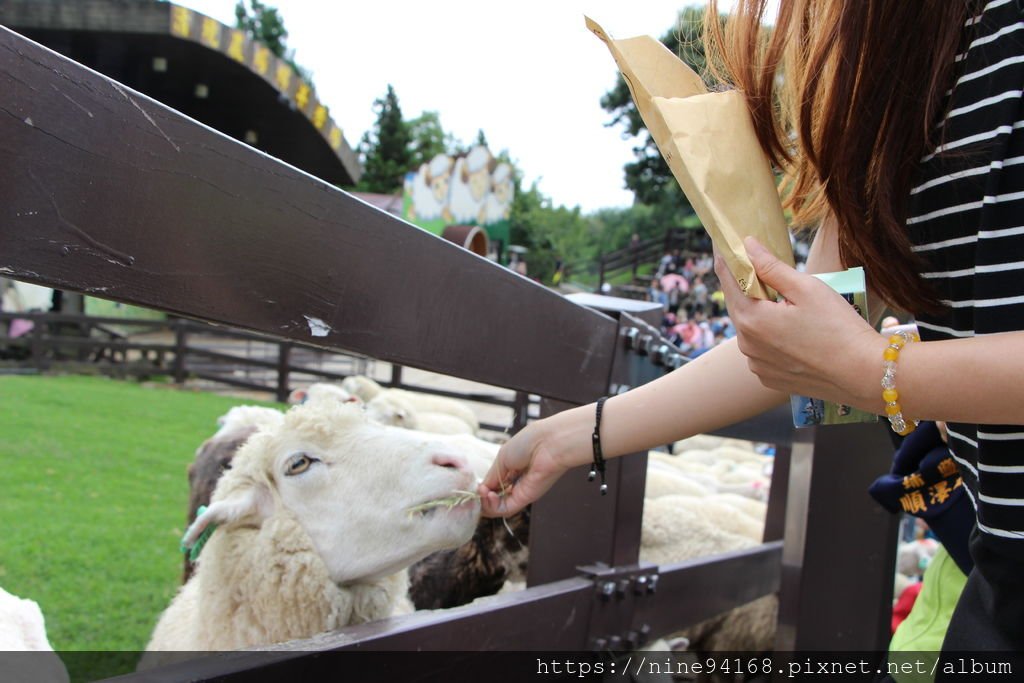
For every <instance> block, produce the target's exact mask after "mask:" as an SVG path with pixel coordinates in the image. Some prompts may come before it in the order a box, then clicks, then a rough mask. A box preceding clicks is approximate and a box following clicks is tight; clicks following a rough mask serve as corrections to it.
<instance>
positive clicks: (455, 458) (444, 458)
mask: <svg viewBox="0 0 1024 683" xmlns="http://www.w3.org/2000/svg"><path fill="white" fill-rule="evenodd" d="M430 462H431V464H433V465H437V466H438V467H449V468H451V469H455V470H468V469H469V462H468V461H467V460H466V458H465V457H463V456H461V455H455V454H454V453H434V454H433V455H431V456H430Z"/></svg>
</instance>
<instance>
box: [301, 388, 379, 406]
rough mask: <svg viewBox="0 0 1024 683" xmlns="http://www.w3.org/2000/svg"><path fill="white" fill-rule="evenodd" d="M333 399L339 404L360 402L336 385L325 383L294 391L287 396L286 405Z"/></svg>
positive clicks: (357, 398)
mask: <svg viewBox="0 0 1024 683" xmlns="http://www.w3.org/2000/svg"><path fill="white" fill-rule="evenodd" d="M328 397H330V398H334V399H336V400H337V401H339V402H341V403H353V402H360V401H361V400H362V399H360V398H359V397H357V396H354V395H353V394H352V393H351V392H349V391H346V390H345V389H344V388H342V387H339V386H338V385H336V384H328V383H326V382H315V383H314V384H310V385H309V386H308V387H306V388H305V389H295V390H293V391H292V393H290V394H289V395H288V405H293V406H294V405H298V404H299V403H305V402H306V401H309V400H312V399H319V398H328Z"/></svg>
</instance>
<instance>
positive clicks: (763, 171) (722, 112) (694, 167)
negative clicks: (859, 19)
mask: <svg viewBox="0 0 1024 683" xmlns="http://www.w3.org/2000/svg"><path fill="white" fill-rule="evenodd" d="M586 21H587V28H589V29H590V30H591V31H593V32H594V34H596V35H597V37H598V38H600V39H601V40H603V41H604V42H605V44H606V45H607V46H608V49H609V50H610V51H611V53H612V56H613V57H614V58H615V63H616V64H617V65H618V67H619V70H620V71H621V72H622V77H623V78H624V79H625V81H626V85H627V86H629V91H630V94H632V96H633V101H634V102H635V103H636V106H637V109H638V110H639V111H640V116H641V118H643V120H644V124H646V126H647V129H648V130H649V131H650V133H651V137H653V138H654V142H655V143H656V144H657V145H658V149H659V150H660V151H661V154H662V156H664V157H665V161H666V162H667V163H668V166H669V168H670V169H672V175H674V176H675V178H676V181H677V182H678V183H679V186H680V187H682V188H683V192H684V193H685V194H686V198H687V199H689V200H690V204H691V205H693V208H694V210H695V211H696V212H697V216H698V217H699V218H700V220H701V222H702V223H703V224H704V227H705V228H707V231H708V233H709V234H710V235H711V240H712V241H713V242H714V243H715V248H716V250H717V251H718V253H720V254H721V255H722V256H723V257H724V258H725V262H726V263H727V264H728V266H729V270H730V271H732V274H733V275H735V276H736V279H737V280H738V282H739V285H740V289H742V290H743V291H744V292H745V293H746V294H747V296H753V297H758V298H761V299H775V298H776V293H775V292H774V291H772V290H771V289H770V288H769V287H767V286H766V285H765V284H764V283H763V282H761V281H760V280H758V278H757V275H756V274H755V273H754V267H753V266H752V265H751V263H750V259H748V258H747V252H746V250H744V248H743V238H744V237H747V236H748V235H752V236H753V237H756V238H757V240H758V241H760V242H761V244H763V245H764V246H765V247H766V248H767V249H769V250H770V251H771V252H772V253H773V254H775V256H777V257H778V258H779V259H780V260H781V261H783V262H785V263H788V264H790V265H793V249H792V246H791V244H790V241H789V232H788V230H787V229H786V220H785V218H784V217H783V215H782V204H781V202H780V201H779V194H778V192H777V191H776V188H775V181H774V178H773V176H772V172H771V167H770V165H769V162H768V158H767V156H765V154H764V152H763V151H762V150H761V146H760V145H759V144H758V142H757V136H756V135H755V134H754V125H753V123H752V122H751V120H750V114H749V112H748V111H747V107H746V104H745V103H744V101H743V95H742V94H741V93H739V92H737V91H727V92H708V90H707V87H706V86H705V85H704V82H703V81H702V80H701V78H700V76H698V75H697V74H696V73H695V72H694V71H693V69H691V68H690V67H688V66H687V65H686V64H684V63H683V62H682V61H681V60H680V59H679V58H678V57H676V56H675V55H674V54H672V52H670V51H669V50H668V49H667V48H666V47H665V46H664V45H662V44H661V43H660V42H658V41H657V40H655V39H653V38H651V37H650V36H640V37H637V38H628V39H624V40H612V39H611V38H609V37H608V34H606V33H605V31H604V29H602V28H601V27H600V26H599V25H598V24H597V23H596V22H595V21H594V20H592V19H590V18H589V17H587V18H586Z"/></svg>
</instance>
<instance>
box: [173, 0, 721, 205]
mask: <svg viewBox="0 0 1024 683" xmlns="http://www.w3.org/2000/svg"><path fill="white" fill-rule="evenodd" d="M175 2H176V4H180V5H184V6H186V7H189V8H191V9H194V10H196V11H199V12H202V13H203V14H206V15H208V16H211V17H213V18H215V19H217V20H219V21H221V22H223V23H225V24H228V25H232V26H233V25H234V22H235V17H234V7H235V0H175ZM267 4H268V5H271V6H276V7H277V8H278V10H279V11H280V13H281V16H282V17H283V18H284V22H285V27H286V28H287V29H288V34H289V35H288V45H289V46H290V47H292V48H294V49H295V60H296V62H298V63H299V64H300V65H302V66H303V67H305V68H307V69H311V70H312V72H313V82H314V84H315V85H316V89H317V93H318V95H319V97H320V99H321V101H322V102H324V103H325V104H326V105H327V106H328V107H329V108H330V112H331V116H332V118H333V119H334V121H335V122H336V123H337V124H338V125H339V126H340V127H341V129H342V132H343V133H344V135H345V139H346V140H347V141H348V143H349V144H350V145H351V146H352V147H356V146H357V145H358V144H359V141H360V139H361V138H362V136H363V133H364V132H365V131H367V130H369V129H370V128H371V127H372V126H373V123H374V121H375V119H376V117H375V115H374V113H373V101H374V100H375V99H377V98H378V97H381V96H382V95H383V94H384V93H385V91H386V89H387V85H388V83H390V84H392V85H393V86H394V88H395V93H396V94H397V95H398V100H399V104H400V105H401V107H402V114H403V116H404V117H405V118H406V119H410V118H413V117H415V116H417V115H419V114H420V113H421V112H423V111H431V110H433V111H437V112H439V114H440V116H441V125H442V126H443V127H444V129H445V130H446V131H448V132H450V133H452V134H454V135H455V136H456V137H457V138H460V139H462V140H463V141H466V142H472V141H473V140H474V139H475V137H476V133H477V130H478V129H483V131H484V133H485V134H486V135H487V140H488V143H489V146H490V148H491V151H492V152H494V153H498V152H500V151H501V150H503V149H507V150H508V151H509V153H510V155H511V157H512V159H513V161H515V162H516V163H517V165H518V167H519V168H520V169H521V170H522V172H523V174H524V176H525V180H526V184H527V185H529V183H531V182H533V181H534V180H539V188H540V190H541V192H543V193H544V194H545V195H547V196H549V197H551V199H552V201H553V202H554V203H555V205H559V204H562V205H565V206H569V207H573V206H577V205H579V206H580V207H581V208H582V210H583V211H584V212H587V213H589V212H592V211H594V210H596V209H599V208H603V207H616V206H628V205H629V204H631V203H632V199H633V196H632V193H631V192H628V191H627V190H625V189H624V188H623V175H622V166H623V164H625V163H627V162H629V161H631V160H632V158H633V155H632V145H633V142H632V141H631V140H624V139H623V138H622V133H621V128H619V127H614V128H608V127H606V126H605V123H607V122H608V121H609V120H610V118H611V117H610V116H609V114H608V113H607V112H605V111H604V110H603V109H602V108H601V105H600V99H601V96H602V95H603V94H604V93H605V92H607V91H608V90H609V89H611V87H612V86H613V85H614V84H615V76H616V74H617V70H616V67H615V63H614V61H613V60H612V57H611V54H610V53H609V52H608V49H607V48H606V47H605V46H604V44H603V43H601V41H600V40H598V39H597V38H596V37H595V36H594V35H593V34H591V33H590V31H588V30H587V29H586V27H585V26H584V24H583V15H584V14H587V15H589V16H590V17H592V18H593V19H595V20H596V21H597V22H598V23H600V24H601V25H602V26H603V27H604V29H605V30H606V31H607V32H608V33H609V34H610V35H612V36H613V37H615V38H629V37H632V36H636V35H641V34H646V35H651V36H654V37H659V36H661V35H662V34H663V33H664V32H665V31H666V30H668V29H669V28H671V27H672V26H674V24H675V21H676V14H677V11H678V9H679V8H680V7H682V6H684V5H686V4H703V3H694V2H693V1H689V2H688V0H633V1H632V2H631V1H630V0H518V2H515V3H500V4H499V3H489V2H468V1H463V2H459V1H456V0H433V1H431V2H422V1H421V0H420V1H414V0H363V1H360V2H352V1H350V0H344V1H342V2H330V3H328V2H313V1H312V0H276V1H275V0H269V1H268V2H267ZM725 4H727V3H723V5H725Z"/></svg>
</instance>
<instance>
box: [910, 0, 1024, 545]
mask: <svg viewBox="0 0 1024 683" xmlns="http://www.w3.org/2000/svg"><path fill="white" fill-rule="evenodd" d="M975 6H976V7H980V6H981V3H977V5H975ZM956 59H957V66H956V70H955V71H956V74H955V82H954V84H953V87H952V88H951V90H950V92H949V93H948V96H949V103H948V113H947V114H946V117H945V119H944V121H943V122H942V124H941V131H940V135H939V136H938V144H937V145H936V146H935V148H934V149H933V150H932V151H931V152H930V153H929V154H927V155H925V157H924V158H923V159H922V163H921V165H920V168H919V170H918V176H917V178H916V180H915V181H914V187H913V189H912V190H911V198H910V210H909V216H910V217H909V218H908V219H907V228H908V231H909V234H910V239H911V241H912V243H913V244H914V247H913V249H914V251H915V252H917V253H918V254H920V255H921V256H923V257H924V258H925V260H926V261H927V263H928V267H927V270H926V272H924V273H922V276H923V277H925V278H927V279H928V280H930V281H931V282H932V283H933V284H934V285H935V286H936V289H937V290H938V292H939V293H940V295H939V296H940V298H941V299H942V301H943V303H944V304H945V305H946V309H945V310H944V312H942V313H940V314H938V315H934V316H929V315H921V316H918V318H917V324H918V328H919V330H920V332H921V338H922V339H923V340H925V341H928V340H938V339H954V338H962V337H973V336H976V335H985V334H994V333H998V332H1011V331H1020V330H1024V98H1022V90H1024V16H1022V13H1021V10H1020V9H1019V8H1018V6H1017V2H1016V0H991V1H990V2H987V4H985V5H984V6H983V8H981V9H980V12H977V11H976V12H975V13H973V16H972V17H971V18H970V19H968V21H967V25H966V28H965V33H964V39H963V44H962V47H961V52H960V53H959V54H958V55H957V58H956ZM1020 353H1024V344H1022V345H1021V349H1020ZM948 427H949V436H950V448H951V450H952V451H953V454H954V457H955V459H956V461H957V463H959V466H960V470H961V473H962V475H963V478H964V484H965V485H966V488H967V493H968V494H969V497H970V499H971V502H972V503H973V504H974V506H975V508H976V509H977V513H978V529H979V531H980V532H982V534H983V536H984V537H985V542H986V543H988V544H993V545H994V547H998V548H999V552H1000V553H1001V554H1005V555H1009V556H1011V557H1016V558H1017V559H1018V560H1020V559H1024V425H973V424H960V423H950V424H949V425H948Z"/></svg>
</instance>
